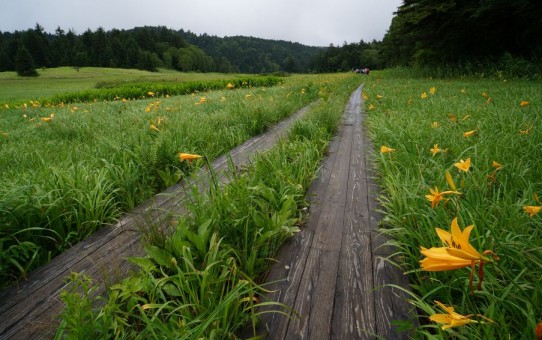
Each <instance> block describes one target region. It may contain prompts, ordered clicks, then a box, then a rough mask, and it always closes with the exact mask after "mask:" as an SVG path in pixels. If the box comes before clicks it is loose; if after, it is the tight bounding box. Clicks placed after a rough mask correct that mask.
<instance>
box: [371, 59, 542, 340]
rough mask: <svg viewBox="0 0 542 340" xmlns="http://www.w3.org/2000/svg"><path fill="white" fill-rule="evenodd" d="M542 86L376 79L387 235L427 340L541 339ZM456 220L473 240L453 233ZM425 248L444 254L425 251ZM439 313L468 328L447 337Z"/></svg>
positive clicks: (375, 121) (374, 103)
mask: <svg viewBox="0 0 542 340" xmlns="http://www.w3.org/2000/svg"><path fill="white" fill-rule="evenodd" d="M541 85H542V83H540V82H539V81H511V80H510V81H507V80H505V79H502V78H500V79H493V80H492V79H484V80H474V79H467V78H465V79H443V80H441V79H439V80H437V79H429V78H416V77H413V76H412V74H411V73H409V72H408V71H407V72H405V71H404V70H403V71H400V70H390V71H382V72H376V71H375V72H371V76H370V77H368V79H367V82H366V84H365V86H364V95H365V96H366V104H365V105H366V111H367V119H366V121H367V124H368V126H369V130H370V132H371V138H372V140H373V142H374V144H375V146H377V147H378V148H379V149H381V148H382V149H381V151H382V152H379V153H378V156H377V157H375V162H376V163H377V167H378V173H379V179H380V183H381V185H382V187H383V193H382V195H381V196H380V202H381V204H382V209H383V212H384V215H385V218H384V223H383V230H385V231H386V232H387V233H389V234H390V235H392V236H393V238H394V240H395V241H394V244H395V245H397V252H398V254H399V255H400V256H401V258H402V260H403V262H404V263H401V265H402V268H403V269H404V271H405V272H406V273H408V275H409V277H410V282H411V285H412V288H413V294H412V298H411V302H412V304H413V305H414V306H416V307H417V308H418V311H419V313H420V322H421V326H420V327H419V328H418V329H417V330H416V333H415V336H416V337H420V338H422V337H428V338H431V337H437V338H442V337H453V338H457V339H508V338H511V339H534V338H535V328H536V327H537V324H538V323H540V322H541V321H542V309H541V308H540V306H541V305H542V283H541V280H540V278H541V277H542V213H537V212H538V211H539V210H540V209H541V207H542V202H541V198H540V196H541V195H542V177H541V176H540V175H541V174H542V168H541V166H542V163H541V160H542V114H541V113H542V92H541V91H540V89H541V88H542V87H541ZM469 162H470V166H468V164H469ZM447 173H448V175H447ZM456 218H457V220H456V221H457V224H458V226H459V228H460V230H463V233H462V234H459V233H458V232H457V231H456V232H453V235H450V234H447V233H446V232H449V231H450V230H451V228H452V225H453V224H454V222H453V221H454V219H456ZM471 225H472V226H473V227H472V229H471V228H468V226H471ZM435 228H440V229H441V231H438V233H437V230H436V229H435ZM467 228H468V229H467ZM442 230H443V231H442ZM465 230H467V232H465ZM469 230H470V235H469ZM445 241H446V242H447V243H446V242H445ZM469 242H470V243H469ZM469 244H471V245H472V247H470V246H469ZM421 247H424V248H426V249H431V248H433V249H432V250H428V251H425V250H424V254H422V253H421V251H422V249H421ZM486 250H490V251H492V252H493V253H490V252H485V251H486ZM493 254H494V255H493ZM422 260H423V262H422V263H421V262H420V261H422ZM471 266H473V267H472V268H471ZM471 275H472V276H471ZM436 301H439V302H441V303H442V304H444V305H445V306H448V307H453V308H454V311H455V313H459V314H461V315H463V316H468V318H461V317H459V316H458V315H454V314H451V310H450V309H448V310H447V311H446V310H444V309H443V308H442V306H439V304H438V303H437V302H436ZM434 314H442V315H441V316H433V317H432V318H433V319H434V320H436V321H440V322H444V321H446V320H448V322H450V319H453V318H455V320H454V322H453V323H451V324H448V325H451V326H457V327H452V328H448V327H446V330H443V329H442V328H441V326H443V325H446V324H443V323H438V322H433V321H432V320H431V319H429V318H428V317H430V316H431V315H434ZM539 327H540V326H539Z"/></svg>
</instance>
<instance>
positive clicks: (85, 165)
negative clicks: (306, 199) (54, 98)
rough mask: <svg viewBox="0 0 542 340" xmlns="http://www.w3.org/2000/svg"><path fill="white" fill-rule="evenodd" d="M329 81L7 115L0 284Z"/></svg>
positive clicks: (298, 80) (9, 110) (2, 142)
mask: <svg viewBox="0 0 542 340" xmlns="http://www.w3.org/2000/svg"><path fill="white" fill-rule="evenodd" d="M190 77H191V76H190ZM97 79H102V78H96V79H95V80H97ZM191 79H192V78H191ZM325 79H326V78H325V77H320V76H298V77H291V78H287V79H285V81H284V83H283V84H282V85H280V86H273V87H250V86H248V83H245V82H242V84H241V86H239V87H234V88H232V89H228V88H227V86H224V87H223V88H222V89H221V90H216V91H209V92H199V93H193V94H191V95H186V96H163V97H152V96H154V94H153V93H151V92H150V91H149V92H148V93H150V95H147V93H146V94H145V95H146V96H147V99H143V100H129V101H127V100H124V98H121V97H118V98H117V99H116V100H113V101H105V102H104V101H100V102H94V101H91V102H88V103H72V104H63V103H61V104H58V105H48V106H43V105H41V104H40V103H36V102H34V101H28V103H26V102H25V103H23V104H21V105H8V107H2V108H0V114H1V115H2V120H0V133H1V134H2V135H1V136H0V146H1V149H0V167H1V168H2V175H3V181H2V183H1V184H0V198H1V199H0V212H1V213H0V241H1V243H0V244H1V248H0V259H1V261H0V278H1V280H0V281H1V282H2V283H3V285H7V284H9V283H10V282H13V281H14V280H16V279H18V278H20V277H24V276H25V275H26V274H27V273H28V272H29V271H30V270H32V268H35V267H36V266H38V265H40V264H42V263H45V262H47V261H49V260H50V259H51V258H52V257H54V256H55V255H57V254H58V253H60V252H62V251H63V250H64V249H66V248H69V247H70V246H71V245H73V244H74V243H76V242H79V241H80V240H81V239H83V238H85V237H86V236H88V235H89V234H91V233H92V232H94V231H95V230H96V229H97V228H99V227H100V226H101V225H103V224H104V223H112V222H114V221H115V219H116V218H117V217H118V216H119V215H120V214H121V213H122V212H124V211H127V210H129V209H131V208H133V207H134V206H136V205H137V204H139V203H141V202H142V201H143V200H144V199H146V198H149V197H151V196H152V195H153V194H155V193H157V192H159V191H160V190H161V189H163V188H165V187H167V186H170V185H172V184H174V183H176V182H177V181H178V180H179V179H180V178H182V176H186V175H187V174H188V173H189V170H190V168H189V167H188V166H187V164H186V162H183V163H182V162H180V161H179V158H178V154H179V153H180V152H188V153H198V154H202V155H205V156H206V157H207V158H208V159H211V160H212V159H214V158H215V157H217V156H219V155H221V154H223V153H225V152H227V151H228V150H230V149H231V148H233V147H234V146H236V145H238V144H240V143H242V142H244V141H245V140H247V139H248V138H250V137H251V136H254V135H256V134H259V133H261V132H263V131H264V130H265V129H266V128H267V127H269V126H270V125H272V124H274V123H276V122H277V121H279V120H281V119H283V118H285V117H287V116H288V115H290V114H291V113H293V112H295V111H296V110H297V109H299V108H301V107H302V106H304V105H306V104H308V103H309V102H311V101H313V100H315V99H317V98H320V97H325V96H326V88H327V87H328V85H327V84H326V83H325ZM117 81H118V79H117ZM213 81H214V80H210V81H209V82H211V83H212V82H213ZM200 82H205V79H201V80H200ZM145 84H150V85H149V86H151V85H152V83H148V82H145ZM213 84H215V85H216V83H213ZM243 84H246V85H243ZM66 86H69V85H66ZM329 86H331V85H329ZM230 87H231V86H230ZM121 89H122V86H121Z"/></svg>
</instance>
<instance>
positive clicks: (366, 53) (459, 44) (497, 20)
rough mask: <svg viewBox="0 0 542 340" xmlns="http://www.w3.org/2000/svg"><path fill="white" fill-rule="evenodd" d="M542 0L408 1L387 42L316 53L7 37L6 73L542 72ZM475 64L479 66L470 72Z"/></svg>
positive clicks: (92, 37)
mask: <svg viewBox="0 0 542 340" xmlns="http://www.w3.org/2000/svg"><path fill="white" fill-rule="evenodd" d="M541 18H542V2H541V1H540V0H439V1H431V0H403V4H402V5H401V6H400V7H399V8H398V11H397V12H396V13H395V16H394V17H393V19H392V23H391V25H390V28H389V30H388V31H387V33H386V35H385V36H384V38H383V40H382V41H376V40H373V41H372V42H364V41H363V40H361V41H360V42H359V43H350V44H348V43H346V42H345V43H344V44H343V46H334V45H330V46H328V47H312V46H306V45H302V44H299V43H292V42H288V41H282V40H268V39H260V38H253V37H243V36H235V37H224V38H220V37H217V36H210V35H207V34H202V35H196V34H194V33H192V32H190V31H184V30H178V31H175V30H172V29H168V28H166V27H138V28H134V29H130V30H118V29H113V30H110V31H107V32H106V31H104V29H102V28H98V29H97V30H95V31H91V30H90V29H88V30H86V31H85V32H83V33H82V34H80V35H77V34H76V33H75V32H73V31H71V30H69V31H68V32H66V31H64V30H63V29H61V28H60V27H58V28H57V29H56V30H55V32H54V34H49V33H46V32H45V31H44V29H43V27H42V26H40V25H39V24H36V27H34V28H33V29H28V30H26V31H16V32H13V33H9V32H4V33H2V32H0V71H14V70H16V71H17V72H18V73H19V74H20V75H26V76H31V75H36V74H37V73H36V72H35V70H34V68H40V67H58V66H76V67H83V66H99V67H119V68H138V69H143V70H149V71H155V70H156V69H157V68H170V69H176V70H179V71H197V72H223V73H230V72H242V73H272V72H290V73H296V72H298V73H307V72H341V71H348V70H352V69H354V68H365V67H368V68H370V69H381V68H385V67H392V66H414V67H418V68H420V67H427V66H429V67H440V66H442V65H447V66H448V67H449V68H452V69H463V70H467V71H469V67H471V68H476V67H479V65H482V67H483V65H484V64H485V65H487V64H493V65H495V64H497V65H499V67H501V66H502V67H505V68H508V71H509V72H508V73H522V72H523V73H524V74H535V73H536V74H542V71H541V70H542V66H541V65H542V34H541V32H542V19H541ZM469 65H470V66H469ZM473 65H474V66H473Z"/></svg>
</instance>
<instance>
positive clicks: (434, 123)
mask: <svg viewBox="0 0 542 340" xmlns="http://www.w3.org/2000/svg"><path fill="white" fill-rule="evenodd" d="M438 125H439V124H438V122H433V123H431V127H432V128H437V127H438Z"/></svg>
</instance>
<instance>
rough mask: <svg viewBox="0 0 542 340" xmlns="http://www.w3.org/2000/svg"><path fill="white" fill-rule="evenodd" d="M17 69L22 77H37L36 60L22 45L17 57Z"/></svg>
mask: <svg viewBox="0 0 542 340" xmlns="http://www.w3.org/2000/svg"><path fill="white" fill-rule="evenodd" d="M15 68H16V71H17V74H18V75H19V76H21V77H37V76H38V72H37V71H36V67H35V66H34V59H32V55H31V54H30V52H29V51H28V49H27V48H26V47H25V46H24V45H21V46H20V47H19V49H18V50H17V54H16V55H15Z"/></svg>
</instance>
